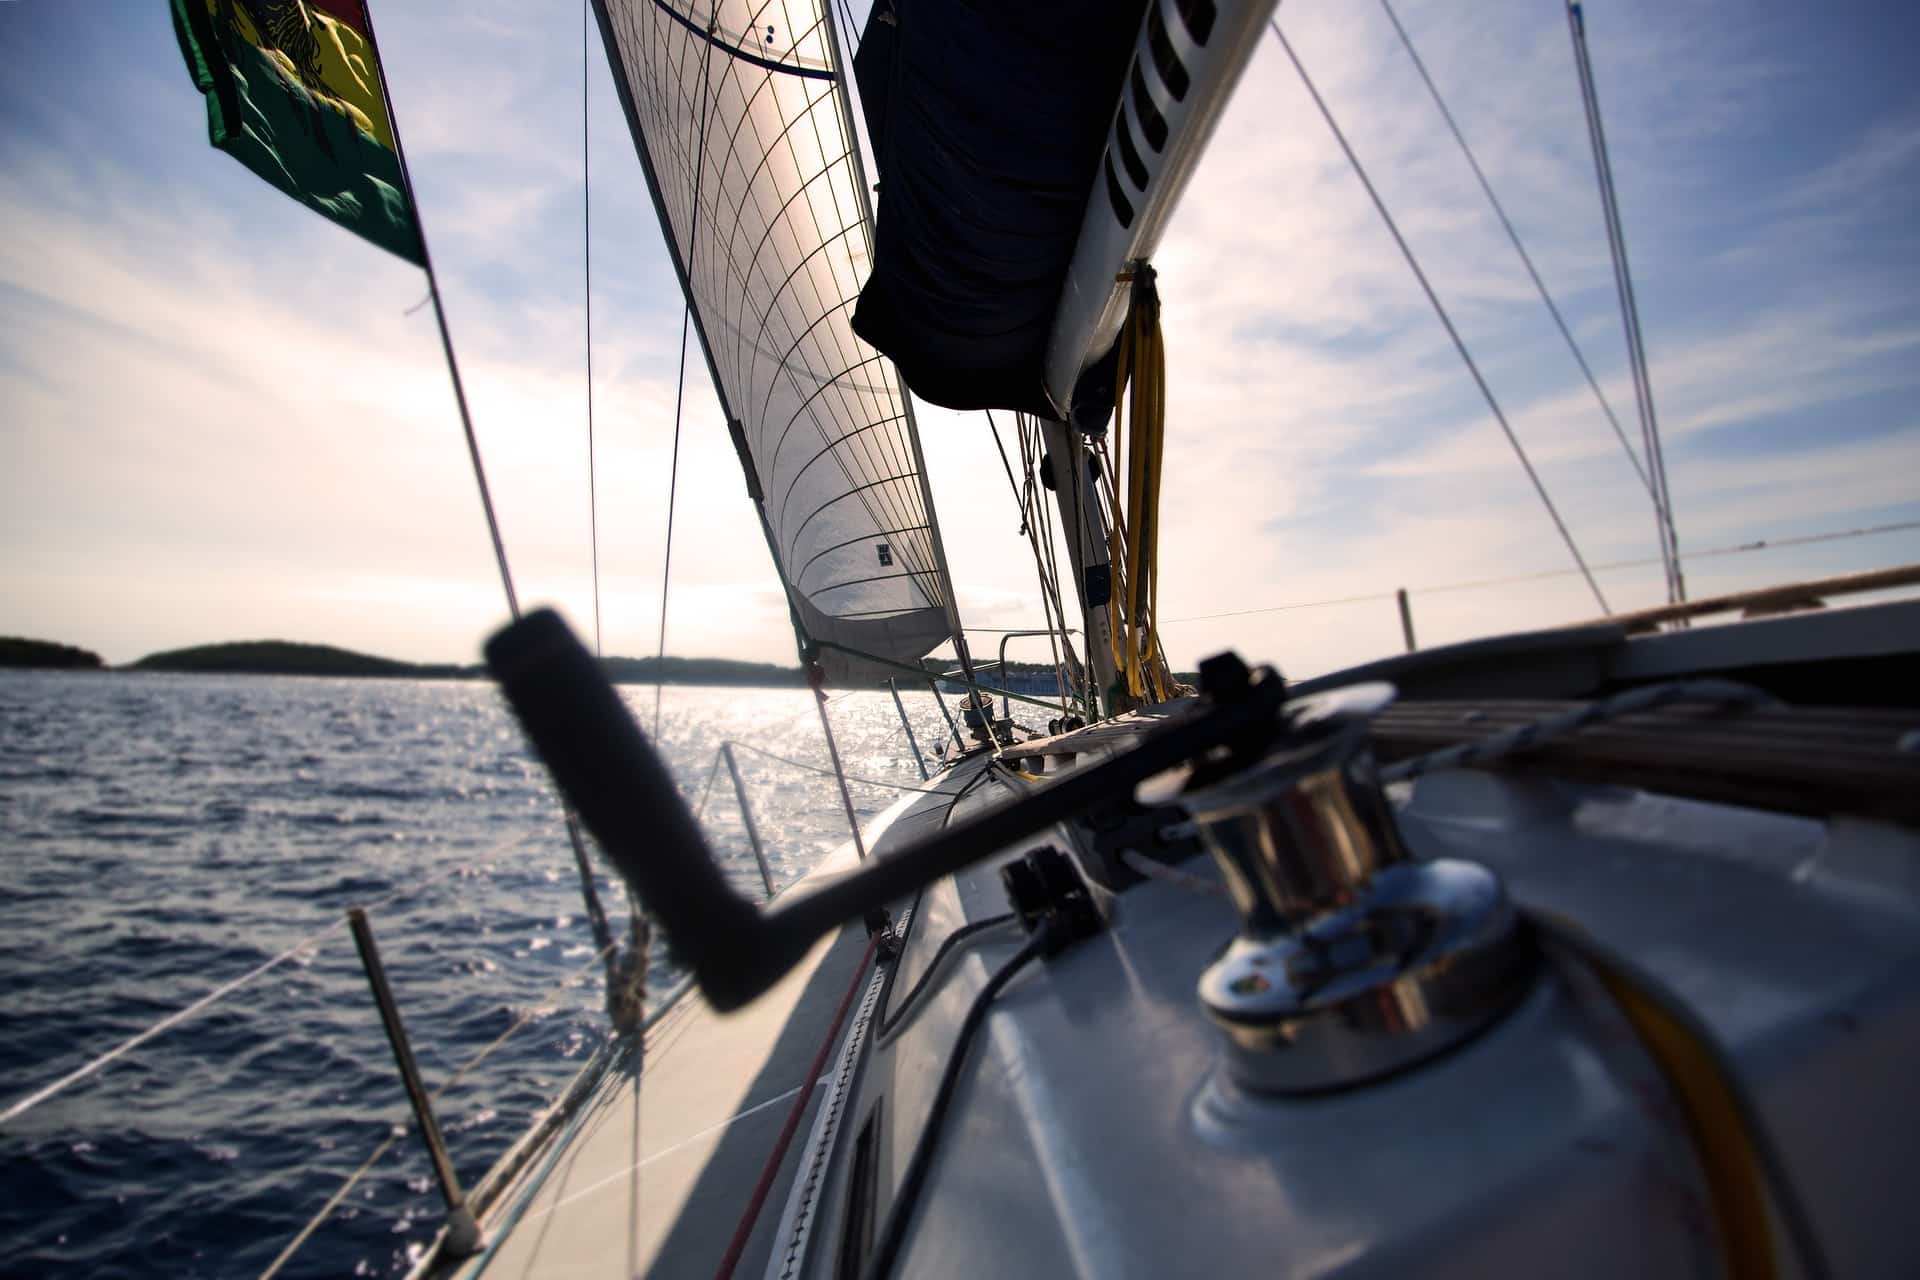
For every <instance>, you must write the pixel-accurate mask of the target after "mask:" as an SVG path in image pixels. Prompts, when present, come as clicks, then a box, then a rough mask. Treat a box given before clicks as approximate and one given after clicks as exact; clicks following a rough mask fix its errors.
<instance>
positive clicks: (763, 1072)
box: [422, 756, 986, 1280]
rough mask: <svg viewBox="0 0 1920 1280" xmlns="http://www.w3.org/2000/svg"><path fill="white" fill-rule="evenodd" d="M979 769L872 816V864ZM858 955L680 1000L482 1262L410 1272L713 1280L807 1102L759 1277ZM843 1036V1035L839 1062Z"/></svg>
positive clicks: (528, 1179) (744, 1259) (506, 1199)
mask: <svg viewBox="0 0 1920 1280" xmlns="http://www.w3.org/2000/svg"><path fill="white" fill-rule="evenodd" d="M985 763H986V761H985V757H984V756H974V757H970V758H968V759H966V760H963V761H961V762H960V763H959V764H957V765H956V766H955V767H954V768H953V769H951V770H949V771H948V772H947V773H945V774H943V775H941V776H940V777H938V778H937V779H936V780H935V781H933V782H932V783H930V784H928V785H929V786H930V787H932V788H934V789H935V790H936V794H932V795H910V796H907V797H906V798H905V799H904V800H902V801H901V802H900V803H898V804H896V805H895V806H893V808H892V809H890V810H888V811H887V813H885V814H883V815H882V816H881V817H880V818H879V819H877V820H876V821H875V822H874V823H873V824H872V825H871V826H870V828H869V831H868V840H869V847H870V849H871V855H872V856H874V857H885V856H887V855H888V853H889V852H890V851H892V850H896V849H898V848H901V847H903V846H904V845H906V844H910V843H912V842H913V841H914V840H915V839H917V838H918V837H919V836H920V835H921V834H923V833H924V831H925V830H926V829H927V828H928V827H929V826H937V825H938V824H939V823H940V821H941V820H942V818H943V817H944V815H945V812H946V810H947V807H948V805H949V804H950V799H949V798H948V797H950V796H951V795H952V794H953V793H954V792H957V791H959V790H960V789H961V788H963V787H965V786H966V785H967V783H968V782H969V781H970V780H971V779H972V778H973V777H974V775H975V774H976V773H977V772H978V771H979V770H980V769H982V768H984V767H985ZM853 860H854V853H853V849H852V846H851V844H850V843H849V844H848V845H847V846H844V847H843V848H842V849H841V850H839V851H837V852H836V853H835V854H834V855H833V856H832V857H830V858H828V859H827V860H826V861H825V862H824V863H823V864H822V865H821V866H820V867H819V868H817V869H816V870H815V871H814V872H813V873H811V875H810V877H809V878H810V879H811V878H813V877H817V876H826V875H833V874H837V873H839V872H841V871H845V870H847V869H849V868H850V867H851V866H852V865H853ZM803 884H804V882H803ZM866 947H867V938H866V933H865V931H864V930H863V929H862V928H861V927H860V926H859V925H857V924H856V925H852V926H849V927H847V928H844V929H841V930H840V931H838V932H837V933H836V934H834V935H832V936H830V937H828V938H824V939H822V940H821V941H820V942H819V943H817V944H816V945H815V946H814V948H813V949H812V950H811V951H810V952H809V953H808V954H807V957H806V958H805V960H803V961H802V962H801V963H800V964H798V965H796V966H795V967H794V969H793V971H792V972H790V973H789V974H788V975H787V976H786V977H785V978H784V979H782V980H781V981H780V982H779V983H778V984H777V985H776V986H775V987H773V989H772V990H770V991H768V992H767V993H766V994H765V995H763V996H762V997H761V998H760V999H758V1000H756V1001H754V1002H753V1003H752V1004H751V1005H749V1006H747V1007H746V1008H745V1009H741V1010H738V1011H736V1012H734V1013H731V1014H724V1015H723V1014H719V1013H716V1012H715V1011H714V1010H713V1009H712V1007H711V1006H709V1005H708V1004H707V1002H706V1001H705V1000H704V999H702V998H701V997H700V994H699V992H698V991H697V990H690V991H688V992H687V993H686V994H685V995H684V996H683V997H682V998H681V999H680V1000H679V1001H678V1002H677V1003H676V1004H674V1005H673V1006H672V1007H671V1008H670V1009H668V1010H667V1011H666V1012H665V1013H664V1014H663V1015H661V1016H660V1017H659V1018H658V1019H657V1020H656V1021H655V1022H654V1023H653V1025H652V1026H650V1027H649V1028H648V1030H647V1032H646V1037H645V1041H646V1046H645V1053H644V1055H643V1058H642V1062H643V1066H642V1069H641V1070H640V1072H639V1073H638V1076H637V1077H636V1073H635V1071H634V1070H633V1063H632V1059H631V1057H629V1058H628V1059H627V1060H626V1061H623V1062H620V1063H617V1064H616V1065H614V1066H613V1067H612V1068H610V1069H608V1070H607V1071H606V1073H605V1075H604V1076H603V1078H602V1079H601V1080H599V1081H598V1082H597V1083H596V1084H595V1085H594V1087H593V1089H592V1091H591V1093H590V1094H589V1096H588V1097H587V1098H586V1100H585V1101H584V1102H583V1103H582V1104H581V1106H580V1108H579V1110H578V1111H577V1112H576V1114H575V1116H574V1118H573V1119H572V1120H571V1121H570V1122H569V1123H568V1125H567V1126H566V1127H565V1128H563V1129H562V1130H561V1132H560V1134H559V1136H558V1137H557V1138H556V1139H555V1140H552V1141H550V1142H549V1143H548V1144H547V1146H548V1150H546V1151H545V1152H543V1153H541V1154H540V1155H539V1156H538V1157H537V1158H535V1159H533V1160H531V1161H529V1162H528V1164H527V1169H526V1172H524V1173H523V1174H521V1175H520V1177H519V1178H518V1179H517V1180H516V1181H515V1182H514V1183H513V1184H512V1185H510V1186H509V1187H507V1188H506V1190H505V1191H504V1192H503V1194H501V1195H500V1196H499V1197H497V1199H496V1200H495V1203H494V1205H493V1207H492V1208H491V1209H490V1210H489V1212H488V1213H487V1214H486V1215H485V1217H484V1218H483V1220H482V1222H481V1227H482V1230H483V1232H484V1234H485V1237H486V1240H487V1248H486V1249H485V1250H483V1252H481V1253H480V1254H478V1255H476V1256H475V1257H473V1258H470V1259H467V1260H465V1261H464V1262H459V1263H449V1264H447V1265H445V1266H444V1267H438V1268H436V1267H434V1266H432V1265H431V1264H429V1265H428V1266H427V1267H424V1268H423V1269H422V1270H423V1272H424V1273H425V1274H430V1275H435V1276H458V1277H478V1276H483V1275H484V1276H488V1277H515V1276H540V1277H553V1278H557V1280H587V1278H589V1277H602V1276H609V1277H610V1276H620V1277H631V1276H635V1275H642V1274H659V1275H686V1274H701V1275H705V1274H710V1273H713V1272H714V1271H715V1270H716V1269H717V1268H718V1267H719V1265H720V1263H721V1260H722V1258H723V1257H724V1255H725V1254H726V1252H727V1248H728V1245H729V1242H730V1241H731V1239H732V1237H733V1235H734V1233H735V1230H736V1228H737V1226H738V1224H739V1222H740V1220H741V1217H742V1215H743V1214H744V1213H745V1211H746V1210H747V1208H748V1206H749V1203H750V1201H751V1199H752V1195H753V1190H754V1187H755V1183H756V1181H757V1180H758V1178H759V1176H760V1173H761V1170H762V1168H763V1166H764V1164H765V1162H766V1160H767V1157H768V1155H769V1154H770V1153H771V1152H772V1150H773V1148H774V1146H775V1143H776V1141H777V1139H778V1137H779V1134H780V1131H781V1129H782V1127H783V1126H784V1125H785V1124H786V1122H787V1120H788V1116H789V1113H790V1112H791V1110H792V1108H793V1105H794V1103H795V1101H796V1099H799V1098H801V1097H802V1095H805V1099H806V1100H805V1104H804V1109H803V1111H802V1114H801V1116H800V1120H799V1127H798V1130H797V1136H796V1138H795V1140H794V1141H793V1142H792V1143H791V1144H790V1145H789V1147H788V1149H787V1152H786V1155H785V1158H784V1159H783V1161H782V1163H781V1166H780V1168H779V1169H778V1170H777V1171H776V1174H775V1176H774V1178H773V1180H772V1183H771V1188H770V1191H769V1193H768V1194H767V1197H766V1203H765V1204H764V1205H763V1206H762V1207H761V1209H760V1211H759V1214H758V1216H757V1218H756V1220H755V1223H754V1227H753V1230H752V1233H751V1235H750V1237H749V1238H748V1240H747V1243H746V1247H745V1249H744V1250H743V1252H742V1253H741V1255H740V1257H739V1260H738V1264H737V1266H736V1268H735V1274H738V1275H758V1274H760V1273H761V1272H763V1271H764V1270H765V1269H766V1267H767V1262H768V1256H769V1253H770V1251H771V1248H772V1242H773V1240H774V1239H775V1237H776V1234H777V1233H778V1232H779V1231H780V1229H781V1226H782V1223H781V1221H780V1218H781V1209H782V1207H783V1206H784V1205H785V1203H786V1201H787V1197H788V1191H789V1189H790V1187H791V1185H792V1182H793V1180H794V1178H795V1176H796V1171H797V1169H798V1166H799V1163H800V1161H801V1159H802V1154H803V1152H804V1150H805V1149H806V1147H807V1145H808V1144H807V1143H806V1141H804V1139H805V1137H806V1135H807V1134H808V1133H809V1132H810V1131H811V1129H812V1126H813V1125H814V1124H815V1122H816V1120H817V1119H818V1115H819V1111H820V1107H821V1100H822V1098H824V1097H825V1096H827V1094H828V1093H829V1092H830V1091H829V1090H827V1089H823V1088H821V1087H820V1086H821V1085H822V1084H823V1083H825V1082H826V1080H827V1079H828V1078H829V1076H830V1075H831V1073H832V1071H833V1068H834V1064H835V1061H836V1059H835V1058H834V1057H833V1056H831V1055H830V1056H829V1057H828V1059H827V1062H826V1065H825V1066H824V1067H823V1069H822V1070H821V1071H819V1072H817V1073H811V1074H810V1072H809V1068H810V1067H811V1065H812V1063H813V1062H814V1060H815V1058H816V1056H817V1055H818V1054H819V1053H820V1050H821V1047H822V1041H823V1039H825V1038H826V1036H827V1032H828V1029H829V1028H830V1027H831V1026H832V1023H833V1021H834V1015H835V1012H836V1010H837V1009H838V1007H839V1005H840V1003H841V1001H842V999H843V998H845V997H847V996H848V994H849V991H850V989H851V991H852V995H853V1000H852V1001H851V1002H850V1008H849V1011H848V1020H849V1022H851V1021H852V1020H853V1019H854V1018H855V1016H856V1015H857V1014H858V1012H859V1009H858V1005H859V1003H860V1001H859V995H860V989H859V988H860V984H861V979H862V974H863V973H864V972H866V970H865V969H863V966H862V964H861V960H862V957H863V956H864V954H865V952H866ZM846 1035H847V1028H846V1026H845V1025H843V1026H842V1027H841V1028H840V1030H839V1031H838V1032H837V1033H836V1034H835V1037H834V1041H835V1043H834V1046H833V1048H834V1050H835V1051H836V1052H837V1050H838V1047H839V1045H840V1043H841V1042H842V1041H844V1040H845V1038H846Z"/></svg>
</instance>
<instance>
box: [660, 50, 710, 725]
mask: <svg viewBox="0 0 1920 1280" xmlns="http://www.w3.org/2000/svg"><path fill="white" fill-rule="evenodd" d="M708 34H709V38H711V27H709V33H708ZM712 61H713V58H712V54H711V52H710V51H709V50H706V49H702V50H701V58H700V139H699V143H698V145H697V146H696V147H695V149H694V169H693V197H692V200H691V202H690V206H691V207H690V212H689V213H688V214H687V271H688V274H689V278H691V274H692V271H693V246H694V241H695V240H696V239H697V238H698V237H699V234H700V187H701V183H702V181H703V179H704V178H705V173H704V170H705V168H706V161H707V72H708V68H709V66H710V65H711V63H712ZM669 230H671V228H669ZM692 322H693V294H692V292H691V291H689V292H688V293H687V298H686V302H685V304H684V305H683V306H682V308H681V311H680V372H679V374H678V376H677V377H675V379H674V384H673V462H672V465H671V468H670V470H669V472H668V475H667V545H666V550H665V552H664V554H662V556H661V557H660V643H659V646H658V649H657V652H656V653H655V655H654V656H655V660H656V662H657V663H658V664H660V665H659V667H656V675H664V674H665V672H664V671H663V670H661V668H663V667H664V665H665V663H666V658H667V595H668V592H669V591H670V590H671V588H672V586H673V508H674V502H675V500H676V499H677V497H678V495H679V491H680V417H681V411H682V409H683V408H685V406H686V399H687V330H688V328H689V327H690V326H691V324H692ZM664 687H665V686H664V685H663V684H662V682H661V680H659V679H655V680H654V682H653V736H654V738H655V740H658V739H659V737H660V694H661V690H662V689H663V688H664Z"/></svg>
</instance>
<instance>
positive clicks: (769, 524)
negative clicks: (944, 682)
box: [595, 0, 958, 683]
mask: <svg viewBox="0 0 1920 1280" xmlns="http://www.w3.org/2000/svg"><path fill="white" fill-rule="evenodd" d="M595 7H596V9H597V10H598V12H599V15H600V20H601V31H602V35H603V37H604V38H605V41H606V45H607V52H608V57H609V60H610V62H611V63H612V67H613V73H614V79H615V81H616V85H617V87H618V89H619V91H620V97H621V104H622V106H623V108H624V109H625V110H626V112H627V117H628V124H629V126H630V129H631V131H632V133H633V136H634V143H635V147H636V149H637V151H638V152H639V155H640V160H641V163H642V167H643V168H644V169H645V170H646V172H647V177H648V182H649V186H650V188H651V189H652V193H653V196H654V202H655V206H656V212H657V213H658V214H659V217H660V223H661V227H662V230H663V231H664V233H665V235H666V239H667V242H668V247H669V250H670V251H671V253H672V255H673V259H674V265H675V268H676V270H677V271H678V273H679V275H680V278H681V283H682V286H683V288H684V289H685V291H686V294H687V298H688V303H689V306H690V307H691V309H692V313H693V318H694V320H695V328H696V331H697V332H698V334H699V337H700V341H701V345H702V348H703V351H704V353H705V355H706V358H707V365H708V370H709V372H710V373H711V374H712V377H713V380H714V387H715V390H716V392H717V394H718V395H719V398H720V402H721V407H722V409H723V411H724V412H725V413H726V415H727V418H728V422H729V431H730V432H731V433H732V435H733V439H734V443H735V446H736V448H737V449H738V450H739V451H740V452H741V454H742V459H741V462H742V468H743V470H744V472H745V473H746V476H747V482H748V488H749V492H750V493H752V494H753V495H754V498H755V502H756V506H757V508H758V512H759V518H760V520H761V524H762V530H763V532H764V534H765V536H766V541H767V546H768V550H769V551H770V552H771V554H772V555H773V558H774V561H775V563H776V565H777V566H778V568H779V570H780V575H781V579H782V581H783V583H784V584H785V587H786V590H787V596H788V602H789V604H790V606H791V607H792V611H793V616H794V622H795V626H796V627H797V629H798V630H799V632H800V638H801V641H802V644H803V645H805V646H817V648H818V650H819V652H820V656H821V661H822V665H823V666H825V667H826V668H827V670H828V676H829V679H832V680H834V681H835V682H836V683H853V682H861V681H868V680H874V679H878V678H881V677H883V676H884V675H885V674H887V671H888V668H887V667H886V666H885V665H883V664H888V663H901V662H905V663H913V662H915V661H916V660H917V659H918V658H919V657H921V656H922V655H923V654H925V653H926V652H927V651H928V650H929V649H931V648H932V647H934V646H935V645H937V644H939V643H941V642H942V641H944V640H947V639H949V638H951V637H952V636H954V635H955V633H956V632H957V630H958V619H957V615H956V613H955V610H954V607H953V599H952V585H951V579H950V576H949V574H948V571H947V566H946V560H945V556H944V555H943V553H942V551H941V547H940V539H939V522H938V520H937V518H936V517H935V516H934V513H933V510H932V503H931V500H930V498H929V495H928V490H927V486H926V479H925V474H924V462H923V461H922V457H921V451H920V447H919V440H918V438H917V436H916V434H915V427H914V421H913V414H912V407H911V405H910V403H909V402H908V399H907V394H906V390H905V387H904V386H903V384H902V382H901V379H900V376H899V374H898V372H897V371H896V370H895V369H894V367H893V365H892V364H891V362H889V361H888V360H886V359H885V358H884V357H882V356H881V355H880V354H879V353H878V352H876V351H875V350H874V349H873V348H872V347H871V346H869V345H867V343H866V342H864V341H863V340H862V339H860V338H859V337H858V336H856V335H855V333H854V331H853V324H852V315H853V308H854V305H855V303H856V302H857V300H858V298H859V293H860V289H861V287H862V285H863V284H864V283H865V281H866V277H867V275H868V274H869V272H870V270H871V267H872V262H873V233H872V228H871V225H870V219H871V212H870V209H869V205H868V201H867V199H866V191H865V189H864V187H863V183H864V177H863V172H862V166H861V160H860V156H859V153H858V149H857V144H856V142H855V140H854V137H853V134H852V131H851V123H850V118H849V114H848V111H847V109H846V104H845V101H844V99H843V97H842V94H843V93H844V85H843V84H842V82H841V81H840V80H839V79H838V76H837V73H836V71H835V68H837V66H838V62H839V59H838V48H837V40H836V38H835V35H836V33H835V32H834V31H833V29H832V27H831V24H830V20H829V19H828V17H827V16H826V14H825V12H824V11H823V7H822V5H821V4H820V3H819V2H818V0H766V2H756V0H719V3H716V4H713V5H711V6H707V5H689V4H686V3H678V2H676V0H596V5H595ZM820 71H824V72H825V73H826V74H824V75H822V74H816V73H817V72H820ZM862 654H867V655H871V656H872V657H873V658H875V659H878V660H879V662H878V663H875V662H866V663H863V662H862V661H861V660H860V657H859V655H862Z"/></svg>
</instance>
